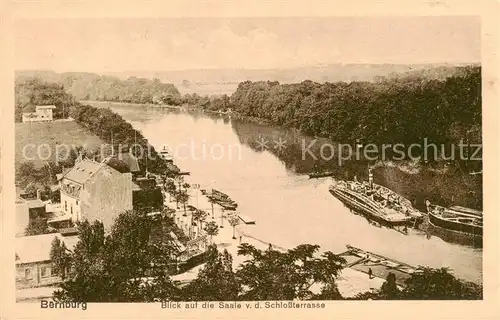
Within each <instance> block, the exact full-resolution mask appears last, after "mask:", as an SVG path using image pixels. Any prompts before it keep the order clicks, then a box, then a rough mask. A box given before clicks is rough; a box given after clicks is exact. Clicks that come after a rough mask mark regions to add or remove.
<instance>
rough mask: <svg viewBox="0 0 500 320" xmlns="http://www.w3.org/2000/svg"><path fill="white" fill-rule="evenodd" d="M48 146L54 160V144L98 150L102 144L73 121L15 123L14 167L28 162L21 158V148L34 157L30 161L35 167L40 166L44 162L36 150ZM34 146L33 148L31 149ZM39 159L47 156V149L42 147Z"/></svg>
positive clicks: (28, 155) (27, 154)
mask: <svg viewBox="0 0 500 320" xmlns="http://www.w3.org/2000/svg"><path fill="white" fill-rule="evenodd" d="M44 144H46V145H48V146H50V150H51V152H50V153H51V155H52V158H51V159H53V160H55V153H56V152H55V150H56V144H58V145H63V144H64V145H67V146H68V147H69V148H71V147H73V146H83V147H85V149H94V148H100V147H101V145H102V144H104V142H103V141H102V140H101V139H100V138H99V137H98V136H96V135H94V134H92V133H90V132H89V131H88V130H86V129H85V128H83V127H81V126H80V125H79V124H78V123H76V122H74V121H66V122H58V121H56V122H46V123H32V124H31V125H30V124H29V123H16V154H15V156H16V158H15V161H16V165H19V164H20V163H22V162H24V161H26V160H28V159H26V158H25V157H24V156H23V148H24V147H25V146H28V147H26V148H24V149H25V150H26V152H25V154H26V156H27V157H36V159H34V160H32V161H33V162H34V163H35V165H36V166H42V165H43V164H44V163H45V161H44V160H43V159H40V157H38V156H37V151H36V148H37V147H39V146H41V145H44ZM33 146H35V147H33ZM40 150H41V153H40V154H41V157H42V158H45V157H46V156H47V155H48V154H49V151H48V147H42V148H41V149H40Z"/></svg>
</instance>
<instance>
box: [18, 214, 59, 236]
mask: <svg viewBox="0 0 500 320" xmlns="http://www.w3.org/2000/svg"><path fill="white" fill-rule="evenodd" d="M52 232H53V231H52ZM47 233H51V230H50V228H49V225H48V224H47V220H46V219H44V218H41V217H38V218H34V219H30V221H29V223H28V225H27V226H26V229H25V230H24V234H25V235H26V236H36V235H39V234H47Z"/></svg>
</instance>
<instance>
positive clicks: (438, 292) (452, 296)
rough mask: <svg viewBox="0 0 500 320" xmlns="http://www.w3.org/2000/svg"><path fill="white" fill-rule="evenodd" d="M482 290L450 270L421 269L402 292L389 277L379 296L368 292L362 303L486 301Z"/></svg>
mask: <svg viewBox="0 0 500 320" xmlns="http://www.w3.org/2000/svg"><path fill="white" fill-rule="evenodd" d="M482 297H483V292H482V287H481V286H479V285H476V284H474V283H469V282H464V281H462V280H459V279H457V278H455V276H453V275H452V274H451V273H450V272H449V270H448V269H447V268H441V269H432V268H421V269H420V270H418V271H417V272H415V273H413V274H412V275H411V277H410V278H408V279H407V280H406V281H405V285H404V288H403V289H402V290H399V288H398V287H397V285H396V276H395V275H394V273H389V274H388V276H387V280H386V281H385V282H384V283H383V284H382V287H381V288H380V290H378V291H377V292H365V293H362V294H359V295H357V296H356V297H355V298H354V299H359V300H366V299H371V300H396V299H398V300H478V299H482Z"/></svg>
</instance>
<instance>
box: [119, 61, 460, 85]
mask: <svg viewBox="0 0 500 320" xmlns="http://www.w3.org/2000/svg"><path fill="white" fill-rule="evenodd" d="M464 65H465V64H464ZM468 65H470V64H468ZM457 66H458V65H450V64H418V65H397V64H331V65H324V66H311V67H302V68H292V69H262V70H256V69H201V70H180V71H124V72H115V73H112V75H114V76H117V77H119V78H126V77H129V76H136V77H141V78H158V79H160V80H161V81H164V82H170V83H173V84H175V85H189V84H191V85H196V84H234V83H240V82H243V81H247V80H249V81H267V80H269V81H279V82H280V83H299V82H302V81H304V80H311V81H314V82H319V83H324V82H339V81H346V82H351V81H372V80H373V79H374V78H375V77H376V76H390V75H394V74H400V73H408V72H410V73H411V72H415V71H421V70H429V69H437V70H439V72H445V73H447V74H451V73H453V70H454V69H455V68H456V67H457Z"/></svg>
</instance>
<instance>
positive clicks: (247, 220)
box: [238, 214, 255, 224]
mask: <svg viewBox="0 0 500 320" xmlns="http://www.w3.org/2000/svg"><path fill="white" fill-rule="evenodd" d="M238 217H239V218H240V220H241V221H243V223H245V224H255V220H253V219H252V218H250V217H248V216H245V215H243V214H239V215H238Z"/></svg>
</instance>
